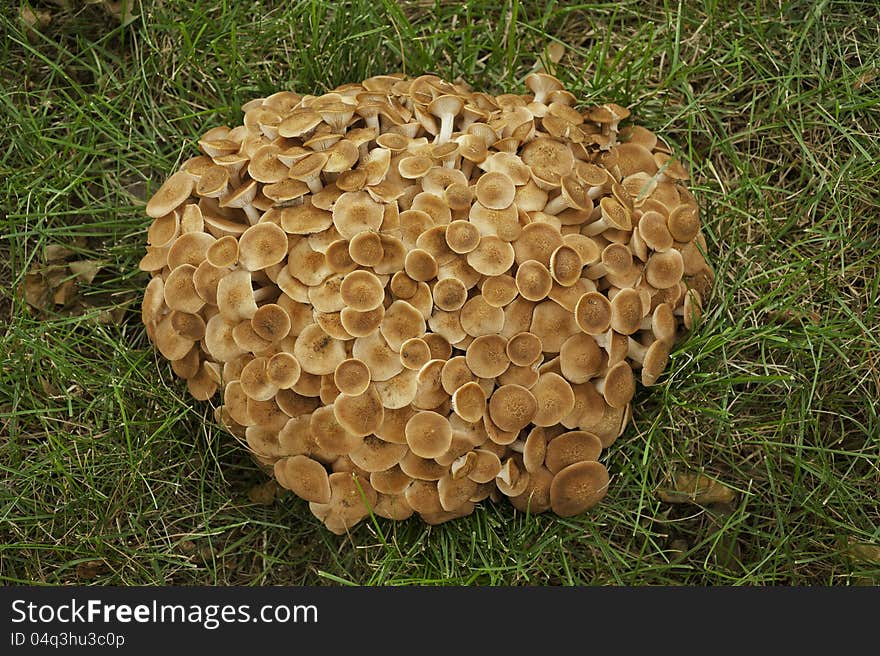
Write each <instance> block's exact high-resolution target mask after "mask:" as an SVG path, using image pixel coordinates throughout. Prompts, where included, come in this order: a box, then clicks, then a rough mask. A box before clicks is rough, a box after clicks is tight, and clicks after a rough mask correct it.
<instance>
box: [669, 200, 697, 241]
mask: <svg viewBox="0 0 880 656" xmlns="http://www.w3.org/2000/svg"><path fill="white" fill-rule="evenodd" d="M667 227H668V228H669V233H670V234H671V235H672V238H673V239H675V241H679V242H689V241H692V240H693V239H694V238H696V236H697V233H698V232H699V231H700V220H699V218H698V213H697V208H696V207H695V206H693V205H679V206H678V207H676V208H675V209H674V210H672V212H671V213H670V214H669V219H668V220H667Z"/></svg>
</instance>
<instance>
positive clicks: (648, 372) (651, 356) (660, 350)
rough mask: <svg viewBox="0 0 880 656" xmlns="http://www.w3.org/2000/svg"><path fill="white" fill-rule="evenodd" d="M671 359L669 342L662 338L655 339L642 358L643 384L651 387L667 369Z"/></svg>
mask: <svg viewBox="0 0 880 656" xmlns="http://www.w3.org/2000/svg"><path fill="white" fill-rule="evenodd" d="M668 361H669V344H668V343H666V342H662V341H660V340H656V341H654V342H653V343H652V344H651V346H649V347H648V350H647V351H646V352H645V355H644V358H643V359H642V385H644V386H645V387H650V386H651V385H655V384H656V383H657V379H658V378H660V375H661V374H662V373H663V370H664V369H666V363H667V362H668Z"/></svg>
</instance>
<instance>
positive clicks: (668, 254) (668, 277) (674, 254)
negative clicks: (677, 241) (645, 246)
mask: <svg viewBox="0 0 880 656" xmlns="http://www.w3.org/2000/svg"><path fill="white" fill-rule="evenodd" d="M682 276H684V260H683V259H682V257H681V253H680V252H679V251H677V250H675V249H674V248H671V249H669V250H668V251H663V252H661V253H654V254H652V255H651V256H650V257H649V258H648V262H647V263H646V264H645V280H647V281H648V284H649V285H651V286H652V287H656V288H657V289H666V288H668V287H672V286H673V285H677V284H678V282H679V281H680V280H681V279H682Z"/></svg>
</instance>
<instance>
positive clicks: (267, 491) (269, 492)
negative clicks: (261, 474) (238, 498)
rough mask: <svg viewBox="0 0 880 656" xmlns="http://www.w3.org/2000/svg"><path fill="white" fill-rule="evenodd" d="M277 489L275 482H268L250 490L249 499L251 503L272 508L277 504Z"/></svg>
mask: <svg viewBox="0 0 880 656" xmlns="http://www.w3.org/2000/svg"><path fill="white" fill-rule="evenodd" d="M276 489H277V485H276V484H275V481H266V482H265V483H263V484H262V485H254V486H253V487H252V488H251V489H250V490H248V499H250V500H251V503H257V504H260V505H261V506H271V505H272V504H273V503H274V502H275V492H276Z"/></svg>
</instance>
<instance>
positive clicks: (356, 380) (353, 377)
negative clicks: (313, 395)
mask: <svg viewBox="0 0 880 656" xmlns="http://www.w3.org/2000/svg"><path fill="white" fill-rule="evenodd" d="M333 382H334V383H335V384H336V387H337V388H339V391H340V392H342V393H343V394H347V395H348V396H359V395H361V394H363V393H364V392H366V391H367V388H368V387H369V386H370V369H369V368H368V367H367V365H366V364H365V363H364V362H363V361H362V360H358V359H357V358H347V359H345V360H343V361H342V362H340V363H339V364H338V365H336V369H335V370H334V371H333Z"/></svg>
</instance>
